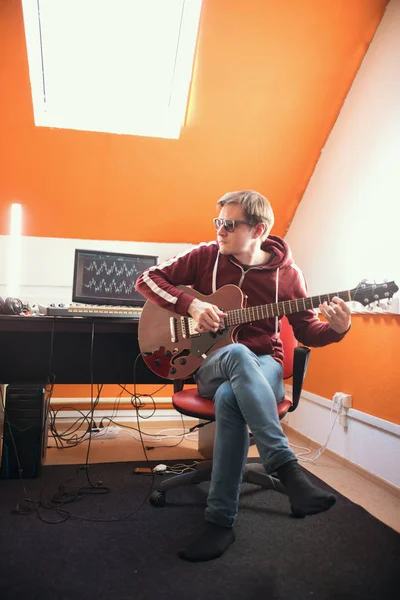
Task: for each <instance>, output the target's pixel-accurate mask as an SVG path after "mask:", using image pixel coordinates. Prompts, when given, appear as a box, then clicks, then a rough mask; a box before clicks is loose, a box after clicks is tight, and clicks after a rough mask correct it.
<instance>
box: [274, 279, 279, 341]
mask: <svg viewBox="0 0 400 600" xmlns="http://www.w3.org/2000/svg"><path fill="white" fill-rule="evenodd" d="M278 289H279V267H278V268H277V270H276V283H275V302H276V303H277V304H278ZM279 338H280V333H279V319H278V317H277V316H276V317H275V339H276V341H278V340H279Z"/></svg>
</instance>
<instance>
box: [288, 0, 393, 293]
mask: <svg viewBox="0 0 400 600" xmlns="http://www.w3.org/2000/svg"><path fill="white" fill-rule="evenodd" d="M399 230H400V1H399V0H391V2H390V3H389V4H388V6H387V9H386V12H385V14H384V16H383V19H382V21H381V23H380V25H379V27H378V29H377V31H376V34H375V36H374V38H373V40H372V43H371V45H370V47H369V49H368V51H367V53H366V56H365V58H364V61H363V63H362V64H361V67H360V69H359V71H358V73H357V75H356V78H355V80H354V82H353V85H352V87H351V89H350V91H349V94H348V96H347V98H346V100H345V102H344V105H343V107H342V110H341V111H340V114H339V116H338V119H337V121H336V123H335V125H334V127H333V129H332V131H331V134H330V136H329V138H328V140H327V143H326V145H325V147H324V149H323V151H322V154H321V157H320V160H319V161H318V164H317V166H316V168H315V171H314V174H313V176H312V178H311V180H310V183H309V185H308V187H307V189H306V191H305V194H304V196H303V199H302V201H301V203H300V204H299V207H298V209H297V212H296V214H295V217H294V219H293V221H292V223H291V226H290V229H289V231H288V234H287V236H286V239H287V241H288V242H289V244H290V245H291V247H292V251H293V255H294V257H295V260H296V262H297V264H298V265H299V266H300V267H301V268H302V270H303V271H304V273H305V276H306V279H307V283H308V287H309V292H310V295H314V294H319V293H330V292H333V291H335V290H345V289H349V288H353V287H355V286H356V285H357V284H358V283H359V281H360V280H361V279H363V278H364V277H366V278H368V280H374V279H375V280H376V281H382V280H383V279H385V278H387V279H389V280H392V279H394V280H395V281H396V283H397V284H398V285H399V287H400V246H399V242H398V239H399V237H400V235H399Z"/></svg>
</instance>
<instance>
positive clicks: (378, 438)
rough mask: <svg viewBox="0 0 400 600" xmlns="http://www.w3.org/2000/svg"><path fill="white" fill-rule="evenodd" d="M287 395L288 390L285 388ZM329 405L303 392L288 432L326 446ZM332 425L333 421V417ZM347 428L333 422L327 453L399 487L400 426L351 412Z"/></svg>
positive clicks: (309, 393)
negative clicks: (293, 432)
mask: <svg viewBox="0 0 400 600" xmlns="http://www.w3.org/2000/svg"><path fill="white" fill-rule="evenodd" d="M285 387H286V389H287V391H288V392H289V394H290V393H291V386H288V385H287V386H285ZM331 407H332V401H331V400H327V399H326V398H323V397H321V396H317V395H316V394H312V393H311V392H307V391H303V392H302V394H301V400H300V403H299V406H298V407H297V409H296V410H295V411H294V412H292V413H289V417H288V420H286V422H287V424H288V425H289V427H290V428H291V429H293V430H294V431H297V432H298V433H300V434H301V435H303V436H305V437H307V438H309V439H310V440H312V441H314V442H316V443H317V444H319V445H320V446H322V445H323V444H325V442H326V440H327V438H328V435H329V432H330V429H331V423H330V410H331ZM332 421H334V413H333V418H332ZM347 421H348V427H347V428H346V429H345V428H344V427H342V425H340V424H339V419H338V420H337V421H336V424H335V427H334V429H333V431H332V434H331V437H330V440H329V443H328V445H327V449H329V450H331V451H332V452H334V453H335V454H337V455H339V456H341V457H343V458H345V459H346V460H348V461H350V462H352V463H353V464H355V465H357V466H359V467H361V468H362V469H364V470H366V471H368V472H369V473H372V474H373V475H376V476H377V477H379V478H381V479H383V480H385V481H387V482H388V483H390V484H392V485H395V486H397V487H400V470H399V468H398V463H399V459H400V425H396V424H395V423H392V422H390V421H385V420H384V419H379V418H378V417H374V416H372V415H368V414H366V413H362V412H360V411H358V410H354V409H352V408H350V409H349V410H348V412H347Z"/></svg>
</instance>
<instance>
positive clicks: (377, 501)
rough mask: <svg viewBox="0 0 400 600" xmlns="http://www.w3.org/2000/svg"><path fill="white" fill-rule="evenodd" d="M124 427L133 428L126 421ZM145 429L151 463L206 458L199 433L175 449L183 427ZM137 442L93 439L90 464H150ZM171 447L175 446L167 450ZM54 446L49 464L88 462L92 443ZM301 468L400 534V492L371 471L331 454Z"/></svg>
mask: <svg viewBox="0 0 400 600" xmlns="http://www.w3.org/2000/svg"><path fill="white" fill-rule="evenodd" d="M125 425H128V424H127V423H125ZM129 425H130V424H129ZM132 425H134V424H132ZM141 431H142V435H143V438H144V440H145V442H146V445H148V446H154V450H148V451H147V452H146V454H147V457H148V459H149V460H152V461H153V460H155V461H159V462H160V463H162V462H163V461H165V460H176V461H177V463H178V462H179V460H182V459H193V461H196V460H201V459H202V456H201V455H200V453H199V452H198V449H197V448H198V441H197V436H196V434H190V436H189V437H190V438H191V439H186V438H185V439H183V440H182V441H181V442H180V443H179V445H178V446H175V447H173V446H174V445H175V444H177V443H178V442H179V441H180V440H181V439H182V438H181V437H171V438H167V439H164V438H161V436H162V435H168V436H179V434H182V427H181V426H180V424H179V423H178V424H177V423H176V422H174V423H168V422H158V423H155V422H152V423H151V425H150V424H147V423H145V424H143V423H141ZM285 431H286V433H287V435H288V438H289V442H290V443H291V445H292V447H293V450H294V451H295V452H296V454H299V453H304V450H300V449H299V448H297V447H295V446H301V447H303V448H304V447H306V448H309V449H311V450H312V451H313V450H315V445H313V443H311V442H309V441H308V442H307V441H305V440H304V439H303V438H300V437H299V436H298V435H297V434H296V433H295V432H293V431H292V430H290V429H289V428H286V427H285ZM145 434H148V435H145ZM135 438H139V434H138V433H137V432H135V431H134V430H130V429H125V428H122V429H121V431H120V432H119V433H118V435H117V436H116V437H115V438H112V439H101V438H100V439H94V440H92V441H91V448H90V457H89V462H90V463H99V462H122V461H140V460H145V459H146V456H145V453H144V450H143V447H142V443H141V441H140V438H139V439H135ZM160 440H162V441H160ZM167 445H168V446H170V447H168V448H166V447H165V446H167ZM49 446H52V447H50V448H48V450H47V456H46V464H84V463H85V460H86V453H87V447H88V443H87V442H84V443H82V444H80V445H79V446H77V447H74V448H64V449H61V450H60V449H57V448H56V447H55V443H54V439H52V438H50V437H49ZM160 446H164V447H160ZM249 456H251V457H256V456H258V453H257V449H256V448H255V446H251V448H250V452H249ZM310 456H312V454H311V455H310ZM301 464H302V465H303V466H304V467H305V468H306V469H308V470H309V471H311V472H312V473H314V474H315V475H316V476H317V477H319V478H320V479H322V480H323V481H325V482H326V483H328V484H329V485H331V486H332V487H333V488H334V489H336V490H337V491H338V492H340V493H341V494H343V495H344V496H346V497H347V498H349V499H350V500H352V501H353V502H355V503H356V504H359V505H361V506H363V507H364V508H365V509H366V510H367V511H368V512H370V513H371V514H372V515H374V516H375V517H376V518H378V519H380V520H381V521H383V522H384V523H386V524H387V525H389V526H390V527H392V528H393V529H395V530H396V531H398V532H400V490H398V489H397V488H395V489H390V486H386V485H385V484H384V483H380V482H379V481H374V478H373V477H372V478H371V477H370V476H368V474H367V473H363V472H362V471H358V470H357V469H354V468H352V467H351V466H350V467H349V465H346V464H344V463H343V461H341V460H339V459H337V458H336V457H334V456H332V455H331V454H329V453H328V452H325V453H323V454H322V455H321V456H320V458H319V459H318V460H317V461H316V462H315V463H307V462H302V463H301Z"/></svg>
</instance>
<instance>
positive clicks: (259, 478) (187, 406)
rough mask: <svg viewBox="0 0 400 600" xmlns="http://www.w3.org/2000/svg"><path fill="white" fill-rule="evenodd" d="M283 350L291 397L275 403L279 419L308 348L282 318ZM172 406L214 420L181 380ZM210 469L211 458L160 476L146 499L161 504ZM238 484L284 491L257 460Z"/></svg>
mask: <svg viewBox="0 0 400 600" xmlns="http://www.w3.org/2000/svg"><path fill="white" fill-rule="evenodd" d="M280 336H281V340H282V344H283V350H284V361H283V378H284V379H288V378H290V377H293V382H292V384H293V385H292V389H293V391H292V399H290V398H289V397H287V396H285V398H284V400H283V401H282V402H280V403H279V404H278V405H277V408H278V414H279V418H280V419H282V418H283V417H284V416H285V415H286V414H287V413H288V412H293V411H294V410H296V408H297V406H298V404H299V400H300V395H301V390H302V386H303V380H304V376H305V374H306V370H307V364H308V359H309V354H310V349H309V348H306V347H304V346H298V345H297V341H296V339H295V337H294V334H293V330H292V328H291V326H290V324H289V321H288V320H287V318H286V317H283V318H282V320H281V332H280ZM172 404H173V406H174V408H175V409H176V410H177V411H178V412H180V413H181V414H183V415H186V416H188V417H194V418H196V419H200V421H201V426H203V425H206V426H207V425H209V424H210V423H212V422H213V421H215V413H214V402H213V400H212V399H210V398H202V397H201V396H199V395H198V393H197V389H193V388H187V389H183V381H181V380H175V381H174V394H173V396H172ZM249 435H250V444H251V445H252V444H254V438H253V436H252V434H251V432H250V434H249ZM211 471H212V460H204V461H201V462H199V463H198V464H197V466H196V469H195V470H194V471H188V472H186V473H181V474H180V475H174V476H171V477H169V478H165V479H163V480H162V481H161V482H160V484H159V485H158V489H156V490H153V492H152V493H151V495H150V497H149V500H150V503H151V504H152V505H153V506H156V507H163V506H165V502H166V492H167V491H168V490H170V489H172V488H176V487H180V486H182V485H190V484H198V483H201V482H203V481H210V479H211ZM242 483H253V484H256V485H259V486H260V487H262V488H264V489H273V490H275V491H277V492H280V493H282V494H285V493H286V491H285V488H284V486H283V485H282V483H281V482H280V481H279V479H278V478H277V477H274V476H271V475H267V474H266V473H265V471H264V467H263V465H262V464H260V463H249V464H247V465H246V467H245V470H244V473H243V479H242Z"/></svg>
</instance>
